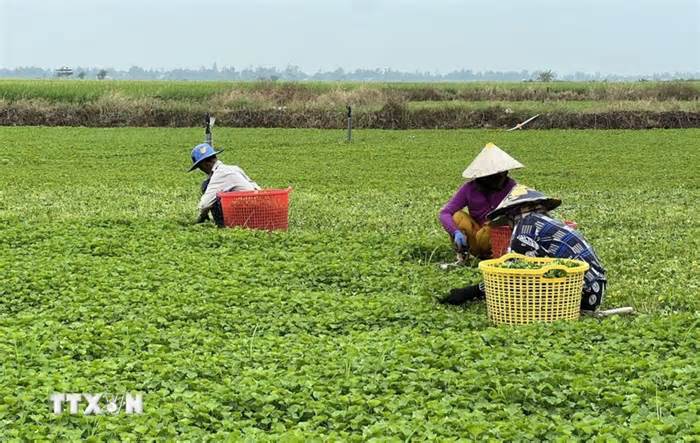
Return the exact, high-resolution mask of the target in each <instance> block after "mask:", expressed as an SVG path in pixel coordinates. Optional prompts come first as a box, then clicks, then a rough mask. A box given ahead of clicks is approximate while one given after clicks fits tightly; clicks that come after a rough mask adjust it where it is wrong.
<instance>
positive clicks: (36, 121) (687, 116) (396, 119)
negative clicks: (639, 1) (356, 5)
mask: <svg viewBox="0 0 700 443" xmlns="http://www.w3.org/2000/svg"><path fill="white" fill-rule="evenodd" d="M204 111H205V108H203V107H202V108H201V109H200V107H199V106H194V107H188V108H183V107H168V106H165V107H153V106H148V105H143V106H140V105H138V104H137V105H132V106H123V107H121V106H120V107H111V106H110V107H105V106H101V105H100V104H98V103H86V104H71V103H39V104H37V103H34V102H31V101H26V102H22V101H18V102H12V103H4V104H0V125H3V126H14V125H34V126H88V127H117V126H148V127H192V126H200V125H201V122H202V115H203V112H204ZM536 113H537V112H536V111H534V110H533V111H528V110H518V111H514V112H513V111H510V110H507V109H504V108H502V107H500V106H494V107H489V108H485V109H480V110H473V109H460V108H426V109H409V108H408V107H406V106H405V105H403V104H401V103H392V102H389V103H386V104H385V105H384V106H383V107H381V108H380V109H378V110H360V111H356V112H355V113H354V116H353V126H354V127H355V128H373V129H456V128H508V127H512V126H514V125H515V124H516V123H518V122H521V121H524V120H525V119H527V118H528V117H530V116H532V115H533V114H536ZM214 114H215V115H216V118H217V125H221V126H229V127H244V128H252V127H258V128H320V129H342V128H345V127H346V125H347V120H346V115H345V113H344V112H343V111H342V110H338V109H337V108H336V109H319V108H311V109H300V110H295V109H291V110H290V109H287V108H285V107H279V108H272V109H238V110H222V111H218V112H217V111H214ZM528 127H529V128H531V129H552V128H565V129H566V128H576V129H650V128H698V127H700V112H694V111H678V110H675V111H648V110H645V111H639V110H629V111H626V110H615V111H605V112H576V111H562V110H557V111H553V112H545V113H542V115H541V117H540V118H539V119H537V120H535V121H533V122H532V123H531V124H530V125H529V126H528Z"/></svg>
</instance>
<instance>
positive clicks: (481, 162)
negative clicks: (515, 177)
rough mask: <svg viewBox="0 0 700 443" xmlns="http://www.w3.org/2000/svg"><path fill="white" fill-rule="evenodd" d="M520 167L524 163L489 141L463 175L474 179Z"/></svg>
mask: <svg viewBox="0 0 700 443" xmlns="http://www.w3.org/2000/svg"><path fill="white" fill-rule="evenodd" d="M518 168H524V166H523V165H522V163H520V162H519V161H517V160H516V159H514V158H513V157H511V156H510V155H508V154H506V153H505V152H504V151H503V150H502V149H501V148H499V147H498V146H496V145H494V144H493V143H489V144H487V145H486V146H484V149H482V150H481V152H480V153H479V155H477V156H476V158H475V159H474V161H472V163H471V164H470V165H469V166H468V167H467V169H465V170H464V172H463V173H462V177H464V178H467V179H469V180H473V179H475V178H479V177H486V176H488V175H493V174H498V173H499V172H503V171H510V170H511V169H518Z"/></svg>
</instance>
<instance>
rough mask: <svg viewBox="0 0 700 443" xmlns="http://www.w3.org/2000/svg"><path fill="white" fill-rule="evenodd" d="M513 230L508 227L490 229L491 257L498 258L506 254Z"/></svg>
mask: <svg viewBox="0 0 700 443" xmlns="http://www.w3.org/2000/svg"><path fill="white" fill-rule="evenodd" d="M512 233H513V229H512V228H511V227H510V226H508V225H505V226H494V227H492V228H491V257H492V258H498V257H500V256H501V255H503V254H505V253H506V252H508V247H509V246H510V236H511V234H512Z"/></svg>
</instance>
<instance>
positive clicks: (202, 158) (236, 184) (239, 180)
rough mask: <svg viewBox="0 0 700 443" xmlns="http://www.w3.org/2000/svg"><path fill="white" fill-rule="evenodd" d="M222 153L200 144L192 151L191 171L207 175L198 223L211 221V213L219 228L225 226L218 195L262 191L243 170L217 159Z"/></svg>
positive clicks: (200, 202) (206, 144) (203, 183)
mask: <svg viewBox="0 0 700 443" xmlns="http://www.w3.org/2000/svg"><path fill="white" fill-rule="evenodd" d="M222 151H223V149H220V150H218V151H216V150H214V148H213V147H212V146H211V145H210V144H209V143H202V144H199V145H197V146H195V147H194V148H193V149H192V167H191V168H190V169H189V170H190V171H193V170H195V169H199V170H200V171H202V172H203V173H205V174H207V178H206V179H205V180H204V182H202V197H201V198H200V200H199V205H198V209H199V216H198V217H197V221H196V223H203V222H205V221H207V220H209V213H210V212H211V215H212V218H213V219H214V223H216V225H217V226H219V227H223V226H224V216H223V211H222V210H221V202H220V200H219V198H218V197H217V195H216V194H217V193H219V192H235V191H255V190H259V189H260V186H258V184H257V183H255V182H254V181H253V180H251V179H250V177H248V176H247V175H246V173H245V172H244V171H243V169H241V168H239V167H238V166H229V165H225V164H223V163H222V162H221V161H220V160H219V159H218V158H217V157H216V156H217V154H219V153H220V152H222Z"/></svg>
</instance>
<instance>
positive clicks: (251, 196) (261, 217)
mask: <svg viewBox="0 0 700 443" xmlns="http://www.w3.org/2000/svg"><path fill="white" fill-rule="evenodd" d="M291 192H292V188H287V189H263V190H261V191H243V192H219V193H218V194H216V195H217V196H218V197H219V198H220V199H221V209H222V211H223V213H224V225H226V226H227V227H232V226H242V227H244V228H251V229H267V230H269V231H272V230H275V229H281V230H287V227H288V226H289V194H290V193H291Z"/></svg>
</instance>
